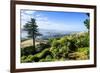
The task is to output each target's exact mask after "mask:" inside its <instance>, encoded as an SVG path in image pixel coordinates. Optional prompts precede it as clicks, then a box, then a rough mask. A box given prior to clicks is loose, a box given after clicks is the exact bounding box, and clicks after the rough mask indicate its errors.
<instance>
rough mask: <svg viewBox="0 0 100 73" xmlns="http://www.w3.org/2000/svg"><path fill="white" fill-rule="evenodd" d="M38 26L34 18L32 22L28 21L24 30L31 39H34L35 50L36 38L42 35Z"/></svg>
mask: <svg viewBox="0 0 100 73" xmlns="http://www.w3.org/2000/svg"><path fill="white" fill-rule="evenodd" d="M37 27H38V26H37V25H36V20H35V19H34V18H31V20H30V21H28V22H27V23H26V24H25V25H24V30H25V31H28V34H29V36H28V37H30V38H32V39H33V48H35V38H36V37H37V36H38V35H40V33H39V32H38V28H37Z"/></svg>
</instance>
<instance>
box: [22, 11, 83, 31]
mask: <svg viewBox="0 0 100 73" xmlns="http://www.w3.org/2000/svg"><path fill="white" fill-rule="evenodd" d="M31 18H35V19H36V23H37V25H38V28H40V29H53V30H62V31H63V30H66V31H71V30H72V29H73V30H77V29H79V28H78V27H73V25H65V23H58V22H52V21H50V19H49V18H48V17H46V16H44V15H43V14H40V13H37V12H36V11H25V10H22V12H21V28H23V25H25V23H26V22H27V21H30V19H31ZM82 29H83V27H82V28H81V26H80V30H82Z"/></svg>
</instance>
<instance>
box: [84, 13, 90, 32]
mask: <svg viewBox="0 0 100 73" xmlns="http://www.w3.org/2000/svg"><path fill="white" fill-rule="evenodd" d="M86 15H87V16H88V17H89V16H90V14H89V13H86ZM84 25H85V26H86V28H87V29H88V32H89V29H90V19H89V18H87V19H86V20H85V21H84Z"/></svg>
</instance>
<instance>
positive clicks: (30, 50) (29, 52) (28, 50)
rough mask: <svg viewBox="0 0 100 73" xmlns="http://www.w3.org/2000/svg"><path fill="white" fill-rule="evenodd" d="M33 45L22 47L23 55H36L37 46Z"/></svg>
mask: <svg viewBox="0 0 100 73" xmlns="http://www.w3.org/2000/svg"><path fill="white" fill-rule="evenodd" d="M33 48H34V47H33V46H29V47H25V48H21V56H28V55H32V54H33V55H34V54H35V53H36V51H35V48H34V49H33Z"/></svg>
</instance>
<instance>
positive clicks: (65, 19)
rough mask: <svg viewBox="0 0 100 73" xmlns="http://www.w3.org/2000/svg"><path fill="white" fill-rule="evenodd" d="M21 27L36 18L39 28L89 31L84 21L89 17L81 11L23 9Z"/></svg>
mask: <svg viewBox="0 0 100 73" xmlns="http://www.w3.org/2000/svg"><path fill="white" fill-rule="evenodd" d="M20 13H21V28H23V26H24V25H25V24H26V23H27V22H28V21H30V19H31V18H35V19H36V24H37V25H38V28H39V29H48V30H60V31H87V29H86V27H85V25H84V21H85V19H87V18H88V16H87V15H86V13H82V12H81V13H79V12H56V11H34V10H21V11H20Z"/></svg>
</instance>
